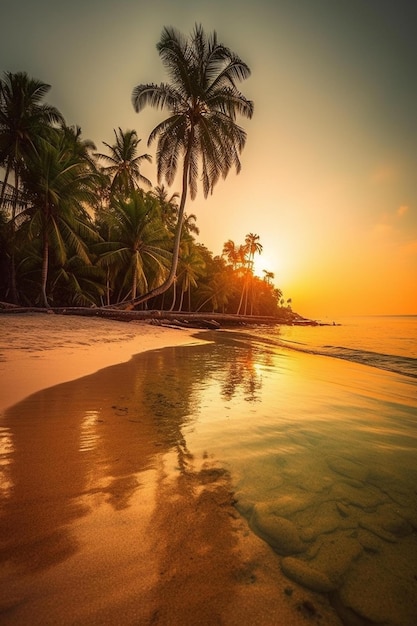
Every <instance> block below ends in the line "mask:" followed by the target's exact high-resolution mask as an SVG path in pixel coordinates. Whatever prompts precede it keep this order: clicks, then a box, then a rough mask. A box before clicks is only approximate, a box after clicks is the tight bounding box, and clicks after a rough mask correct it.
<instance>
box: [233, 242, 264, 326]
mask: <svg viewBox="0 0 417 626" xmlns="http://www.w3.org/2000/svg"><path fill="white" fill-rule="evenodd" d="M259 239H260V237H259V235H255V234H254V233H249V234H248V235H246V237H245V245H244V246H243V250H244V252H245V257H246V276H245V281H244V284H243V290H242V296H241V299H240V303H239V308H238V311H237V312H238V313H240V309H241V308H242V304H243V299H244V300H245V308H244V314H245V315H246V313H247V308H248V296H249V284H250V279H251V276H253V261H254V258H255V254H262V249H263V247H262V244H261V243H260V242H259Z"/></svg>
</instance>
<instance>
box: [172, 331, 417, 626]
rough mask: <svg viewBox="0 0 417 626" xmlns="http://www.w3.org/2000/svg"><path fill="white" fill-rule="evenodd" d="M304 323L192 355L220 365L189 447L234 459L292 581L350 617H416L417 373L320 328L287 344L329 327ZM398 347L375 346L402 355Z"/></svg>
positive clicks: (201, 396)
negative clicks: (361, 357) (328, 347)
mask: <svg viewBox="0 0 417 626" xmlns="http://www.w3.org/2000/svg"><path fill="white" fill-rule="evenodd" d="M324 328H326V327H324ZM304 330H305V329H304V328H295V329H294V328H284V329H279V330H273V331H272V332H271V331H270V329H264V328H263V329H256V330H252V331H244V332H243V333H242V332H238V333H229V334H228V336H226V337H225V336H224V334H223V335H222V336H221V337H220V335H218V336H217V345H216V346H214V347H212V348H211V349H205V350H202V349H201V348H200V349H199V351H198V352H196V353H194V356H193V357H191V356H190V358H196V359H197V360H198V362H199V363H200V361H201V360H202V358H203V356H204V359H203V360H204V363H205V368H206V369H205V375H204V377H203V378H200V377H196V380H195V384H194V392H195V394H196V397H197V398H198V407H196V406H195V407H194V418H195V419H193V420H192V421H191V422H190V424H189V426H188V427H186V428H185V432H184V437H185V439H186V441H187V446H188V448H189V449H190V450H191V451H193V452H194V453H197V452H199V453H200V452H203V453H204V452H206V453H209V454H210V453H211V454H213V455H214V456H215V457H217V458H219V459H220V460H221V461H222V462H224V463H225V464H226V465H227V466H228V467H229V469H230V470H231V473H232V476H233V477H234V480H235V484H236V496H235V497H236V500H237V502H236V506H237V508H238V509H239V511H240V512H241V513H242V514H243V515H244V516H246V517H247V519H248V521H249V524H250V526H251V528H252V529H253V531H254V532H255V533H257V534H258V535H259V536H260V537H262V538H263V539H264V540H265V541H267V542H268V543H269V544H270V545H271V546H272V547H273V548H274V550H275V551H276V552H277V554H278V555H279V557H280V559H281V567H282V569H283V571H284V573H285V574H286V575H287V576H288V578H289V580H292V581H296V582H298V583H301V584H303V585H305V586H306V587H308V588H309V589H312V590H315V591H317V592H326V593H329V594H330V597H331V598H332V602H333V604H334V606H335V608H336V610H337V611H338V613H339V615H340V616H341V617H342V619H343V620H344V621H345V622H346V623H347V624H351V623H352V624H368V623H384V624H395V625H397V626H412V625H414V624H415V623H417V603H416V600H415V598H416V593H417V532H416V531H417V489H416V485H417V381H416V379H415V378H414V376H410V375H409V373H408V372H407V374H408V375H400V374H397V373H392V372H390V371H385V369H386V368H385V364H382V365H381V363H380V359H379V358H376V359H374V360H373V361H372V363H373V365H372V366H369V365H363V363H361V362H360V361H358V362H352V361H357V359H351V358H350V357H349V358H347V359H346V358H343V357H338V358H330V357H329V356H323V354H320V351H319V350H318V349H316V348H317V346H320V344H321V342H322V341H323V339H322V338H318V337H317V336H316V339H317V342H316V346H314V343H313V342H311V343H310V344H309V348H311V349H306V350H302V351H301V353H300V352H299V351H295V350H288V349H286V348H282V347H281V346H282V345H286V341H287V340H288V339H289V337H292V339H294V335H295V338H296V339H297V340H300V337H301V338H303V339H304V340H305V335H306V334H307V333H308V334H309V335H310V336H311V334H312V333H313V331H314V330H315V328H312V329H307V333H304V337H303V336H302V334H303V331H304ZM317 330H318V331H319V332H320V333H321V334H322V336H323V334H324V333H323V332H322V331H323V328H321V327H319V328H317ZM334 330H335V329H334V328H330V327H327V328H326V330H325V333H326V334H327V338H326V340H328V336H329V335H330V331H334ZM336 330H337V329H336ZM344 330H346V329H344ZM327 331H328V332H327ZM341 335H342V333H339V338H338V339H339V340H338V341H337V342H335V343H338V344H341V343H342V341H340V337H341ZM359 335H360V333H359V331H358V333H357V337H358V339H359ZM345 336H346V337H348V336H349V334H348V333H347V334H346V335H345ZM368 338H369V340H370V336H369V337H368ZM283 339H284V340H285V341H282V340H283ZM409 339H410V343H411V342H412V341H413V337H410V338H409ZM304 343H306V342H305V341H304ZM345 343H347V342H345ZM353 343H354V340H353V341H352V343H351V345H352V344H353ZM387 344H388V342H386V341H385V342H384V341H383V340H382V339H381V341H380V344H379V345H376V346H375V348H376V349H375V351H373V350H372V351H370V352H372V353H374V354H376V355H378V354H379V352H378V351H379V350H384V351H385V352H389V351H391V352H395V348H391V349H389V348H388V345H387ZM358 345H360V344H358ZM373 345H374V344H373ZM373 345H372V347H373ZM392 346H394V342H393V343H392ZM347 347H350V346H347ZM307 352H309V353H307ZM395 356H396V355H395V354H392V355H390V358H391V359H392V360H394V358H395ZM397 356H399V355H397ZM405 362H406V363H407V365H408V362H407V361H405ZM400 364H401V367H403V361H402V360H401V358H400ZM381 367H382V369H381ZM196 371H197V367H196ZM367 620H368V621H367Z"/></svg>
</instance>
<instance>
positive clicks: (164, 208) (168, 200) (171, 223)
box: [151, 185, 180, 230]
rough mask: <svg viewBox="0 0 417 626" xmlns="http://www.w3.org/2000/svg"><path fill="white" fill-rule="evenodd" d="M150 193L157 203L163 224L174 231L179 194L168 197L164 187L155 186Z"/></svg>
mask: <svg viewBox="0 0 417 626" xmlns="http://www.w3.org/2000/svg"><path fill="white" fill-rule="evenodd" d="M151 193H152V195H154V196H155V198H157V200H158V202H159V206H160V208H161V217H162V221H163V223H164V224H165V225H166V226H167V227H168V229H172V230H174V229H175V224H176V222H177V215H178V204H177V200H178V198H179V197H180V195H179V193H177V192H175V193H173V194H171V195H170V196H169V197H168V190H167V188H166V187H165V185H157V186H156V187H155V188H154V189H153V190H152V191H151Z"/></svg>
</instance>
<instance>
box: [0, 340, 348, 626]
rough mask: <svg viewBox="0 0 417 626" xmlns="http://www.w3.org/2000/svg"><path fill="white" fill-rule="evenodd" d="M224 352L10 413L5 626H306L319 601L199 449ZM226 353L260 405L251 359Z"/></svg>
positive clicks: (151, 359)
mask: <svg viewBox="0 0 417 626" xmlns="http://www.w3.org/2000/svg"><path fill="white" fill-rule="evenodd" d="M213 349H214V348H211V347H210V346H199V347H198V348H192V349H190V348H167V349H165V350H163V351H159V352H153V353H144V354H141V355H139V356H138V357H135V358H134V359H132V360H131V361H130V362H129V363H126V364H122V365H118V366H113V367H110V368H107V369H105V370H102V371H100V372H98V373H97V374H94V375H92V376H89V377H85V378H82V379H80V380H78V381H75V382H70V383H66V384H63V385H59V386H57V387H53V388H50V389H48V390H45V391H42V392H39V393H37V394H35V395H33V396H31V397H29V398H28V399H26V400H25V401H23V402H21V403H19V404H18V405H15V406H14V407H12V408H11V409H9V410H8V411H7V412H6V413H5V416H4V419H3V420H2V428H3V429H4V431H3V432H4V433H7V436H8V438H9V439H8V446H7V449H5V451H4V458H3V460H5V461H7V465H5V472H6V474H7V480H8V485H9V489H8V490H7V492H6V493H5V497H4V499H3V501H2V504H1V507H0V536H1V537H2V541H1V548H0V558H1V563H0V610H1V613H0V621H1V623H2V624H13V625H19V624H25V625H27V624H28V623H30V624H43V625H45V624H56V623H59V624H64V625H65V624H83V625H85V624H92V623H97V624H100V623H104V622H105V623H109V624H116V623H117V624H118V623H123V624H182V625H184V626H186V625H190V626H191V624H195V623H202V624H207V625H208V624H218V623H224V624H238V623H244V622H245V619H251V620H252V621H251V623H255V621H256V620H260V621H258V623H267V621H265V620H268V619H270V617H271V616H273V615H275V616H278V615H279V616H280V619H282V620H283V623H288V624H290V623H292V624H296V623H298V622H297V618H300V619H301V620H302V621H301V622H300V623H303V619H304V618H303V614H302V610H303V607H304V608H305V607H309V606H310V605H311V606H313V604H312V603H313V602H314V603H315V606H317V599H316V598H315V597H314V595H313V594H310V592H308V591H305V590H303V589H302V588H300V587H299V586H298V585H296V584H294V585H291V589H290V591H291V593H290V591H289V590H288V589H289V587H288V581H286V579H285V578H284V577H283V576H282V574H280V572H279V566H278V563H277V560H276V557H275V555H274V553H273V552H272V551H271V550H270V548H269V547H268V546H267V545H266V544H264V543H263V542H262V541H261V540H260V539H258V538H257V537H255V536H254V535H252V534H250V533H249V531H248V528H247V524H246V522H245V521H244V520H242V518H240V517H239V515H238V514H237V512H236V510H235V508H234V507H233V493H232V485H231V479H230V475H229V473H228V471H227V470H226V469H225V468H224V467H221V466H219V465H218V463H217V462H216V460H215V459H214V458H212V457H211V455H210V451H207V452H206V453H205V454H201V455H200V456H199V457H198V458H197V457H195V456H194V455H193V451H192V450H189V449H188V447H187V432H189V431H190V429H192V428H193V423H194V420H195V416H196V414H197V413H198V410H199V402H200V400H199V394H198V389H199V387H201V386H202V385H204V384H205V381H206V379H207V377H208V375H209V372H210V373H211V374H210V375H212V376H216V373H215V372H216V369H215V368H213V360H214V362H215V361H216V358H217V357H216V354H217V352H216V349H214V352H213ZM210 350H211V357H210V359H206V355H208V354H209V353H210ZM218 358H219V363H220V361H221V360H222V359H223V366H222V373H221V374H220V370H219V372H218V376H219V379H221V380H222V381H223V382H224V381H225V377H226V378H227V381H226V382H224V384H225V385H226V387H225V390H224V393H226V395H228V396H230V394H231V395H233V393H234V390H236V389H237V388H238V386H239V385H241V384H242V381H243V383H244V385H243V386H244V388H245V393H246V394H247V395H248V398H250V399H252V400H253V399H255V398H256V391H257V390H258V389H259V388H260V384H261V379H260V378H259V376H258V374H257V373H256V368H255V367H254V366H253V367H250V366H249V365H250V363H251V357H250V353H249V352H248V363H247V364H246V365H247V366H246V367H245V368H244V369H243V370H242V369H241V370H239V367H240V366H239V367H238V370H237V369H236V367H237V366H236V363H233V357H232V353H231V361H230V362H229V366H228V367H226V368H225V366H224V358H223V357H222V356H221V355H220V353H219V355H218ZM237 371H238V374H236V372H237ZM239 371H240V373H239ZM245 381H246V382H245ZM309 603H310V604H309ZM320 603H321V604H320ZM319 605H320V606H319V609H320V614H321V615H322V618H323V620H324V621H322V622H321V623H322V624H329V625H330V624H338V623H339V622H338V620H337V618H335V617H333V616H332V614H331V612H329V609H328V607H327V604H326V601H325V600H324V599H323V600H319ZM306 610H307V609H306ZM309 610H310V609H309ZM315 610H316V609H315ZM262 620H264V621H262ZM326 620H327V621H326ZM246 623H248V622H246Z"/></svg>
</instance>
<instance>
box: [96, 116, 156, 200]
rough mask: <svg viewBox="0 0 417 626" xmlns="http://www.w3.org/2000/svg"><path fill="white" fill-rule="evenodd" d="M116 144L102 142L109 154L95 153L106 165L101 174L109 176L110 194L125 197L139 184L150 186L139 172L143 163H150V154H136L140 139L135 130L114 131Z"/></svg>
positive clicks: (148, 181) (137, 187)
mask: <svg viewBox="0 0 417 626" xmlns="http://www.w3.org/2000/svg"><path fill="white" fill-rule="evenodd" d="M114 135H115V140H116V142H115V143H114V144H113V145H110V144H108V143H106V142H105V141H103V144H104V145H105V146H106V148H108V149H109V151H110V154H102V153H99V152H97V153H96V155H95V156H96V157H98V158H99V159H102V160H103V161H105V162H106V163H108V165H107V166H106V167H104V168H103V173H104V174H106V175H107V176H109V178H110V180H111V183H110V194H111V195H114V194H115V193H122V194H123V195H125V196H127V195H129V194H130V193H131V192H132V191H134V190H135V189H139V182H141V183H144V184H145V185H147V186H149V187H150V186H151V185H152V183H151V181H150V180H149V179H148V178H146V176H143V174H141V172H140V166H141V165H142V163H143V161H149V162H150V161H151V156H150V154H140V155H139V154H138V146H139V143H140V141H141V140H140V139H139V138H138V136H137V133H136V131H135V130H126V131H123V130H122V129H121V128H120V127H119V129H118V130H117V131H116V130H114Z"/></svg>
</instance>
